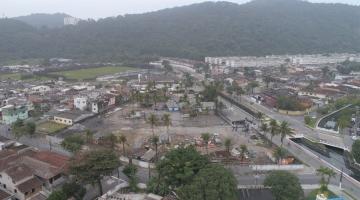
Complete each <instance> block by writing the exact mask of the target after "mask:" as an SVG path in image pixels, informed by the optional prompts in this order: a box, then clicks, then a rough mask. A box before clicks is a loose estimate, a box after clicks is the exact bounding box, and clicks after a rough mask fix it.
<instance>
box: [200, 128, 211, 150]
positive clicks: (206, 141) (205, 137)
mask: <svg viewBox="0 0 360 200" xmlns="http://www.w3.org/2000/svg"><path fill="white" fill-rule="evenodd" d="M201 139H202V140H203V142H204V144H205V149H206V154H207V155H209V150H208V147H209V141H210V134H209V133H203V134H201Z"/></svg>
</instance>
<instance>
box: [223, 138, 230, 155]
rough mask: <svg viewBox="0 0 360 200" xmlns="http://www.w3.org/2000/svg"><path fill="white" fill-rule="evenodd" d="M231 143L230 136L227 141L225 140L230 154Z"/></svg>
mask: <svg viewBox="0 0 360 200" xmlns="http://www.w3.org/2000/svg"><path fill="white" fill-rule="evenodd" d="M231 145H232V141H231V139H230V138H226V139H225V142H224V146H225V148H226V152H228V154H230V148H231Z"/></svg>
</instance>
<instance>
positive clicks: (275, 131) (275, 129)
mask: <svg viewBox="0 0 360 200" xmlns="http://www.w3.org/2000/svg"><path fill="white" fill-rule="evenodd" d="M270 134H271V143H272V140H273V137H274V136H275V135H277V134H279V125H278V123H277V121H276V120H275V119H272V120H271V121H270Z"/></svg>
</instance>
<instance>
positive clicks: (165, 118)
mask: <svg viewBox="0 0 360 200" xmlns="http://www.w3.org/2000/svg"><path fill="white" fill-rule="evenodd" d="M161 119H162V121H163V122H164V125H165V126H166V133H167V135H168V142H170V134H169V127H170V126H171V124H172V122H171V116H170V114H169V113H165V114H164V115H163V116H162V118H161Z"/></svg>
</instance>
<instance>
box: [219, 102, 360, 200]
mask: <svg viewBox="0 0 360 200" xmlns="http://www.w3.org/2000/svg"><path fill="white" fill-rule="evenodd" d="M224 102H225V103H226V101H224ZM235 107H236V106H235V105H233V112H238V111H239V110H241V109H240V108H235ZM257 108H260V109H258V111H261V112H263V113H265V114H267V115H268V116H269V117H271V118H274V119H277V120H280V121H282V120H286V121H289V122H290V123H291V125H292V127H294V129H295V130H296V132H298V131H299V130H297V129H300V130H303V131H305V130H306V131H312V130H311V129H309V128H307V127H304V125H303V124H302V123H301V122H299V121H297V120H293V119H292V118H290V117H288V116H283V115H280V114H278V113H276V112H272V111H270V110H269V109H268V108H265V107H264V106H262V105H258V106H257ZM239 112H240V111H239ZM233 115H236V114H233ZM242 115H244V111H242V110H241V112H240V113H239V114H238V116H242ZM253 127H254V128H255V127H256V126H253ZM259 133H260V132H259ZM302 133H305V134H306V132H302ZM260 134H261V133H260ZM305 134H304V135H305ZM311 134H314V132H311ZM319 135H321V134H319ZM265 136H266V137H268V138H269V139H270V135H269V134H265ZM332 137H333V136H331V138H332ZM335 138H336V137H335ZM273 142H274V143H275V144H276V145H279V146H280V145H281V140H280V136H275V137H274V138H273ZM287 143H289V144H290V145H284V148H286V149H287V150H288V151H289V152H290V153H291V154H293V155H296V157H297V158H298V159H299V160H301V161H302V162H304V163H306V164H308V165H310V166H311V167H313V168H314V169H317V168H320V166H325V167H331V168H333V169H334V170H335V171H336V172H337V175H336V177H335V178H334V179H333V180H332V181H333V182H332V183H333V184H335V185H339V182H340V181H339V179H340V170H341V169H339V168H337V167H336V166H333V164H334V163H331V164H330V163H328V162H327V161H326V160H322V159H321V157H319V156H318V155H316V154H314V153H313V152H311V151H309V150H308V149H305V148H303V147H302V146H300V145H298V144H296V143H295V142H293V141H291V140H289V139H288V138H287V139H286V141H285V144H287ZM335 159H336V158H335ZM337 164H341V163H340V162H338V163H337ZM312 176H314V175H312ZM305 180H307V181H305ZM316 180H318V179H311V178H304V184H313V182H316ZM239 181H241V179H239ZM252 181H254V177H252ZM342 184H343V188H345V189H346V190H347V191H348V192H350V193H351V194H352V195H353V196H357V197H360V183H359V182H358V181H356V180H354V179H353V178H351V177H349V176H348V175H346V174H345V175H344V178H343V183H342Z"/></svg>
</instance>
